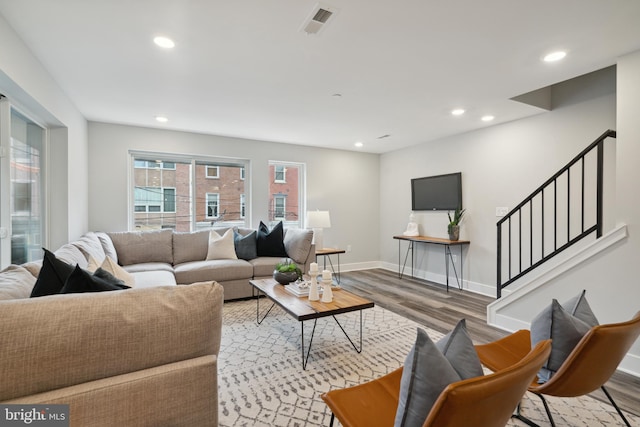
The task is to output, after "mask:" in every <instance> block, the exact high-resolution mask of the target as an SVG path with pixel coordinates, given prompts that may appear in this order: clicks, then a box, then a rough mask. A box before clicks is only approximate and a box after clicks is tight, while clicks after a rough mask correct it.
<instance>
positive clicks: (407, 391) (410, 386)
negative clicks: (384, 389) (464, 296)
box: [394, 319, 483, 427]
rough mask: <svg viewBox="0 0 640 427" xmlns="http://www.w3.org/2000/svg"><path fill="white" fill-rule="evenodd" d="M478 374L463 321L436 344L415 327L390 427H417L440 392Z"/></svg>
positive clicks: (478, 368) (472, 348)
mask: <svg viewBox="0 0 640 427" xmlns="http://www.w3.org/2000/svg"><path fill="white" fill-rule="evenodd" d="M461 373H462V374H463V375H464V376H462V375H461ZM480 375H483V371H482V365H481V363H480V359H479V358H478V354H477V353H476V351H475V348H474V347H473V343H472V341H471V339H470V338H469V335H468V334H467V330H466V325H465V322H464V319H463V320H461V321H460V322H459V323H458V324H457V325H456V327H455V328H454V329H453V331H451V332H450V333H449V334H448V335H446V336H445V337H443V338H442V339H441V340H440V341H438V343H436V344H434V343H433V341H431V339H430V338H429V336H428V335H427V333H426V332H425V331H424V330H422V329H420V328H418V336H417V338H416V342H415V344H414V346H413V348H412V349H411V351H410V352H409V355H408V356H407V359H406V360H405V364H404V369H403V371H402V379H401V381H400V395H399V401H398V409H397V411H396V418H395V422H394V427H414V426H415V427H421V426H422V424H424V420H425V419H426V418H427V416H428V415H429V411H431V407H432V406H433V404H434V403H435V401H436V400H437V399H438V397H439V396H440V393H442V390H444V389H445V388H446V387H447V386H448V385H449V384H451V383H453V382H456V381H460V380H463V379H467V378H472V377H476V376H480Z"/></svg>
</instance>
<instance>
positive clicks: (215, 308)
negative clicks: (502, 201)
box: [0, 282, 222, 401]
mask: <svg viewBox="0 0 640 427" xmlns="http://www.w3.org/2000/svg"><path fill="white" fill-rule="evenodd" d="M1 304H2V316H3V317H2V322H0V360H2V363H0V378H2V387H0V401H6V400H10V399H17V398H19V397H23V396H29V395H33V394H36V393H42V392H46V391H48V390H56V389H61V388H64V387H69V386H73V385H76V384H83V383H88V382H90V381H94V380H100V379H103V378H108V377H115V376H117V375H121V374H126V373H130V372H137V371H142V370H144V369H147V368H152V367H156V366H161V365H165V364H169V363H173V362H178V361H182V360H187V359H192V358H196V357H200V356H205V355H210V354H217V353H218V351H219V348H220V324H221V316H222V287H221V286H220V285H218V284H214V283H212V282H209V283H203V284H194V285H192V286H170V287H169V286H165V287H157V288H153V289H131V290H127V291H124V292H123V291H117V292H98V293H83V294H64V295H52V296H48V297H43V298H30V299H25V300H13V301H3V302H2V303H1ZM25 331H29V339H25ZM80 349H81V350H82V351H80Z"/></svg>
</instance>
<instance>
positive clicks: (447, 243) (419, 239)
mask: <svg viewBox="0 0 640 427" xmlns="http://www.w3.org/2000/svg"><path fill="white" fill-rule="evenodd" d="M393 238H394V239H397V240H398V277H399V278H400V279H402V276H403V275H404V269H405V267H406V265H407V258H408V257H409V251H411V277H415V276H414V273H413V266H414V264H415V262H414V257H415V251H414V250H413V249H414V244H416V243H426V244H430V245H440V246H444V263H445V271H446V273H445V275H446V276H447V292H449V260H451V265H452V266H453V272H454V274H455V276H456V282H458V289H462V283H464V281H463V279H462V270H463V263H462V247H463V246H465V245H469V244H470V243H471V242H470V241H469V240H449V239H442V238H440V237H429V236H393ZM403 240H404V241H406V242H409V246H408V247H407V252H406V254H405V256H404V263H403V264H402V266H400V261H401V259H402V253H401V243H402V241H403ZM451 246H459V247H460V278H458V272H457V271H456V263H455V262H453V255H452V254H451Z"/></svg>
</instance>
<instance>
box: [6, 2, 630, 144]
mask: <svg viewBox="0 0 640 427" xmlns="http://www.w3.org/2000/svg"><path fill="white" fill-rule="evenodd" d="M316 4H317V3H316V1H314V0H90V1H88V0H55V1H52V0H20V1H17V0H0V14H2V15H3V16H4V17H5V19H6V20H7V21H8V22H9V23H10V24H11V25H12V27H13V28H14V30H15V31H16V32H17V33H18V35H19V36H20V37H21V38H22V39H23V40H24V42H25V43H26V44H27V45H28V46H29V47H30V48H31V50H32V51H33V53H34V54H35V56H36V57H38V58H39V59H40V61H41V62H42V63H43V64H44V66H45V68H46V69H47V70H48V71H49V72H50V74H51V75H52V76H53V77H54V78H55V80H56V81H57V82H58V84H59V85H60V86H61V87H62V89H63V90H64V91H65V92H66V93H67V95H68V96H69V97H70V98H71V100H72V101H73V102H74V103H75V105H76V106H77V108H78V109H79V110H80V111H81V113H82V114H83V115H84V116H85V117H86V118H87V119H88V120H93V121H102V122H113V123H124V124H132V125H140V126H148V127H159V128H167V129H176V130H185V131H193V132H201V133H208V134H216V135H227V136H236V137H242V138H251V139H258V140H265V141H277V142H285V143H295V144H305V145H314V146H323V147H331V148H339V149H346V150H358V149H356V148H355V147H354V145H353V144H354V142H355V141H361V142H363V143H364V147H363V148H361V149H359V150H363V151H366V152H373V153H383V152H387V151H391V150H395V149H398V148H401V147H406V146H410V145H414V144H419V143H422V142H426V141H432V140H434V139H437V138H441V137H444V136H447V135H452V134H457V133H461V132H466V131H469V130H473V129H477V128H480V127H483V126H489V125H490V124H486V123H483V122H481V121H480V117H481V116H482V115H485V114H491V115H494V116H495V117H496V119H495V120H494V121H493V122H492V124H497V123H503V122H506V121H510V120H514V119H518V118H521V117H525V116H529V115H532V114H537V113H539V112H540V111H541V110H538V109H536V108H534V107H531V106H528V105H525V104H521V103H518V102H515V101H510V100H509V99H510V98H512V97H514V96H517V95H520V94H523V93H526V92H529V91H532V90H535V89H539V88H541V87H545V86H548V85H551V84H554V83H558V82H560V81H564V80H567V79H569V78H572V77H576V76H578V75H582V74H585V73H588V72H591V71H594V70H597V69H600V68H604V67H606V66H609V65H613V64H615V62H616V58H617V57H619V56H620V55H623V54H626V53H629V52H632V51H635V50H638V49H640V1H638V0H537V1H525V0H485V1H477V0H447V1H435V0H398V1H391V0H330V1H328V2H320V4H321V5H323V6H324V7H325V8H329V9H331V10H335V11H336V13H335V14H334V15H333V16H332V17H331V19H330V20H329V21H328V23H327V24H326V26H325V27H324V28H323V30H322V31H321V33H320V34H318V35H314V36H310V35H306V34H305V33H304V32H302V31H301V27H302V25H303V22H304V20H305V19H306V18H307V17H308V16H309V14H310V13H311V11H312V10H313V8H314V6H315V5H316ZM159 34H162V35H166V36H169V37H171V38H173V39H174V40H175V42H176V47H175V48H174V49H173V50H170V51H167V50H162V49H160V48H158V47H156V46H155V45H154V44H153V43H152V38H153V37H154V36H156V35H159ZM556 49H565V50H567V51H568V55H567V57H566V58H565V59H564V60H563V61H561V62H559V63H553V64H548V63H543V62H542V61H541V57H542V56H543V55H544V54H546V53H548V52H550V51H552V50H556ZM334 94H341V95H342V96H334ZM455 107H462V108H465V109H466V110H467V113H466V114H465V115H463V116H461V117H453V116H452V115H451V114H450V111H451V109H453V108H455ZM157 115H166V116H167V117H168V118H169V122H168V123H166V124H159V123H157V122H156V121H155V120H154V117H155V116H157ZM387 134H388V135H390V136H389V137H388V138H384V139H378V138H379V137H380V136H382V135H387Z"/></svg>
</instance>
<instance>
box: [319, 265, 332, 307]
mask: <svg viewBox="0 0 640 427" xmlns="http://www.w3.org/2000/svg"><path fill="white" fill-rule="evenodd" d="M321 301H322V302H331V301H333V291H332V290H331V272H330V271H329V270H323V271H322V299H321Z"/></svg>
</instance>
